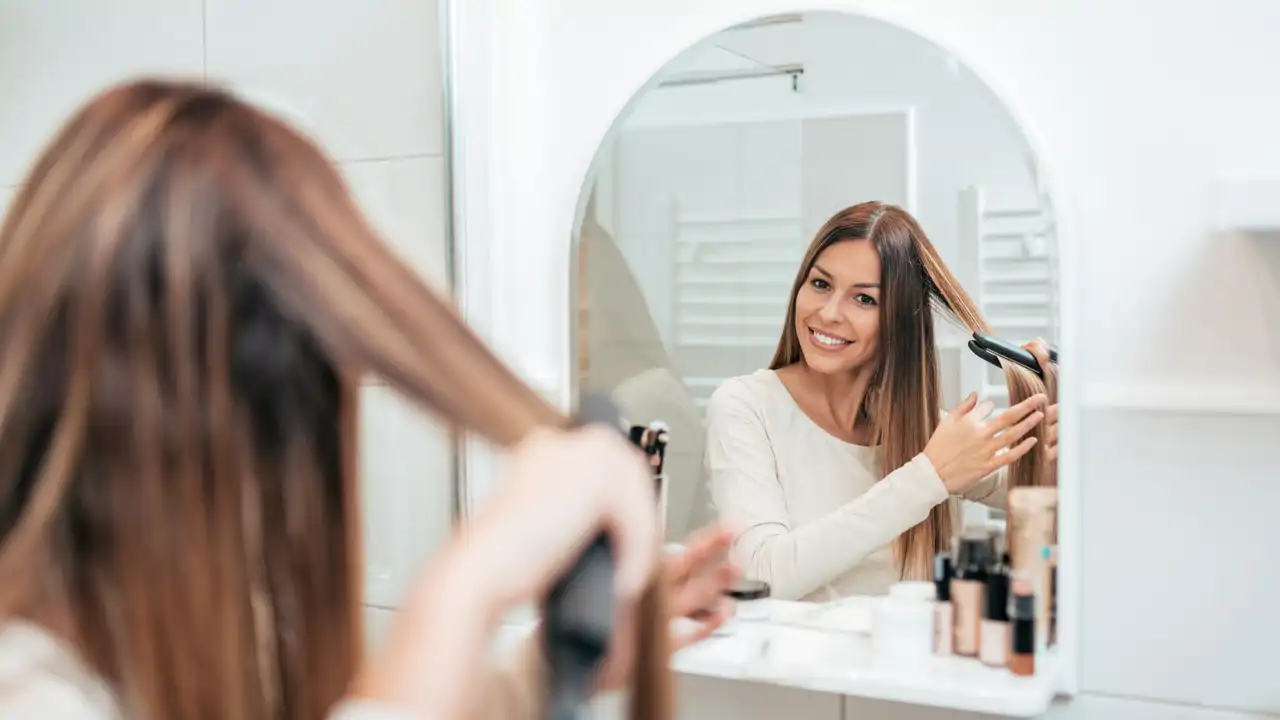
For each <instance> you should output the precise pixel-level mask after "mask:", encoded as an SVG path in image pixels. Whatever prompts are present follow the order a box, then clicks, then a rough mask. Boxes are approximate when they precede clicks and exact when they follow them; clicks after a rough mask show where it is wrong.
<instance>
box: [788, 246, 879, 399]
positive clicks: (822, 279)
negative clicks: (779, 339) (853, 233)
mask: <svg viewBox="0 0 1280 720" xmlns="http://www.w3.org/2000/svg"><path fill="white" fill-rule="evenodd" d="M795 323H796V336H797V337H799V338H800V349H801V351H802V352H803V353H804V361H805V364H806V365H808V366H809V368H810V369H812V370H814V371H816V372H819V373H822V374H824V375H835V374H839V373H847V372H851V371H853V370H854V369H856V368H859V367H862V366H864V365H866V364H867V363H869V362H872V361H874V359H875V357H876V352H877V349H878V346H879V338H880V254H879V253H877V252H876V249H875V247H874V245H873V244H872V243H871V242H870V241H868V240H844V241H841V242H837V243H834V244H832V245H831V246H830V247H828V248H826V249H825V250H823V251H822V252H821V253H820V254H819V255H818V257H817V259H816V260H815V261H814V263H813V267H812V268H810V270H809V275H808V277H806V278H805V281H804V283H803V284H801V286H800V291H799V292H798V293H796V316H795Z"/></svg>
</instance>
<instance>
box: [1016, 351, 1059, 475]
mask: <svg viewBox="0 0 1280 720" xmlns="http://www.w3.org/2000/svg"><path fill="white" fill-rule="evenodd" d="M1022 348H1023V349H1024V350H1026V351H1027V352H1029V353H1031V354H1032V355H1033V356H1034V357H1035V359H1036V362H1037V363H1039V364H1040V367H1045V366H1046V365H1048V364H1049V363H1050V362H1052V361H1051V360H1049V344H1048V343H1046V342H1045V341H1044V338H1036V339H1035V340H1032V341H1031V342H1029V343H1027V344H1026V345H1023V346H1022ZM1043 423H1044V450H1045V457H1046V458H1047V459H1048V460H1049V462H1056V461H1057V459H1058V403H1056V402H1055V403H1053V404H1052V405H1050V406H1049V407H1047V408H1045V409H1044V421H1043Z"/></svg>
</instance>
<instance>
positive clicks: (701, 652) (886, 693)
mask: <svg viewBox="0 0 1280 720" xmlns="http://www.w3.org/2000/svg"><path fill="white" fill-rule="evenodd" d="M759 604H760V605H764V606H766V607H767V612H768V614H769V615H770V616H771V621H769V622H750V621H742V620H737V621H734V625H732V629H731V630H730V631H729V632H728V633H726V634H723V635H719V634H718V635H717V636H715V637H712V638H709V639H707V640H704V641H703V642H701V643H698V644H695V645H693V646H691V647H688V648H685V649H684V650H681V651H680V652H678V653H676V655H675V657H673V658H672V662H671V666H672V669H673V670H675V671H676V672H678V673H681V674H683V675H695V676H699V677H711V678H718V679H722V680H735V681H740V682H750V683H759V684H764V685H774V686H778V687H786V688H795V689H800V690H807V691H811V692H820V693H831V694H836V695H845V696H849V697H860V698H871V699H875V700H889V701H892V702H901V703H908V704H912V705H922V706H928V707H940V708H951V709H954V710H961V711H965V712H974V713H985V714H989V715H1003V716H1006V717H1037V716H1039V715H1042V714H1044V713H1045V712H1046V711H1047V710H1048V709H1049V705H1050V703H1051V702H1052V701H1053V698H1054V696H1055V695H1056V694H1057V691H1058V679H1059V678H1058V675H1059V664H1058V659H1057V657H1056V656H1055V654H1053V653H1052V652H1050V653H1042V654H1041V655H1039V656H1037V658H1036V674H1035V675H1034V676H1032V677H1018V676H1016V675H1014V674H1012V673H1010V672H1009V671H1008V670H1005V669H999V668H990V667H987V666H985V665H983V664H982V663H980V662H978V661H977V660H975V659H972V658H959V657H949V658H930V661H929V662H928V663H925V664H923V665H921V666H912V667H911V668H909V669H890V668H885V667H880V666H879V664H878V663H877V661H876V660H875V658H874V654H873V653H872V652H871V650H870V643H869V638H868V636H867V635H866V634H865V633H858V632H839V631H831V630H815V629H811V628H808V627H803V626H801V625H799V624H797V621H799V620H801V619H802V618H803V616H804V615H805V614H807V613H811V612H813V611H814V610H816V609H818V608H819V607H821V606H818V605H814V604H810V603H796V602H782V601H776V600H765V601H759ZM755 605H756V603H753V606H755ZM755 611H756V608H755V607H753V613H754V612H755ZM532 630H533V626H532V623H529V624H521V625H518V626H511V625H509V626H507V627H505V628H503V631H502V633H501V635H500V637H501V638H502V639H501V641H500V642H501V644H503V645H507V644H512V643H515V642H518V641H519V640H520V639H523V638H528V637H529V636H530V635H531V633H532ZM765 640H767V641H768V644H767V650H766V649H765V646H764V644H763V641H765Z"/></svg>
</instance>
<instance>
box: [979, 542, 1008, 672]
mask: <svg viewBox="0 0 1280 720" xmlns="http://www.w3.org/2000/svg"><path fill="white" fill-rule="evenodd" d="M1008 570H1009V556H1008V555H1005V556H1004V557H1003V558H1002V559H1001V562H1000V563H999V564H997V565H993V566H992V567H991V568H990V569H989V570H988V571H987V584H986V588H985V599H984V601H983V606H984V607H983V610H984V612H983V613H982V628H981V637H980V638H979V643H978V644H979V648H978V657H979V658H980V659H981V660H982V662H983V663H985V664H987V665H990V666H992V667H1005V666H1006V665H1008V664H1009V644H1010V638H1009V575H1008Z"/></svg>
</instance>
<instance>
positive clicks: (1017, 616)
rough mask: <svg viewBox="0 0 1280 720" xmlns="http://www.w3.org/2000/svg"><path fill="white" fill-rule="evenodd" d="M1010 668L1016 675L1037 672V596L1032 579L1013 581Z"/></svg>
mask: <svg viewBox="0 0 1280 720" xmlns="http://www.w3.org/2000/svg"><path fill="white" fill-rule="evenodd" d="M1010 625H1011V627H1010V632H1009V634H1010V636H1011V638H1010V643H1009V645H1010V648H1009V670H1010V671H1011V672H1012V673H1013V674H1014V675H1035V674H1036V596H1035V590H1034V588H1033V587H1032V585H1031V583H1030V581H1028V580H1025V579H1023V578H1018V579H1016V580H1015V581H1014V583H1013V617H1012V620H1011V622H1010Z"/></svg>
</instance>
